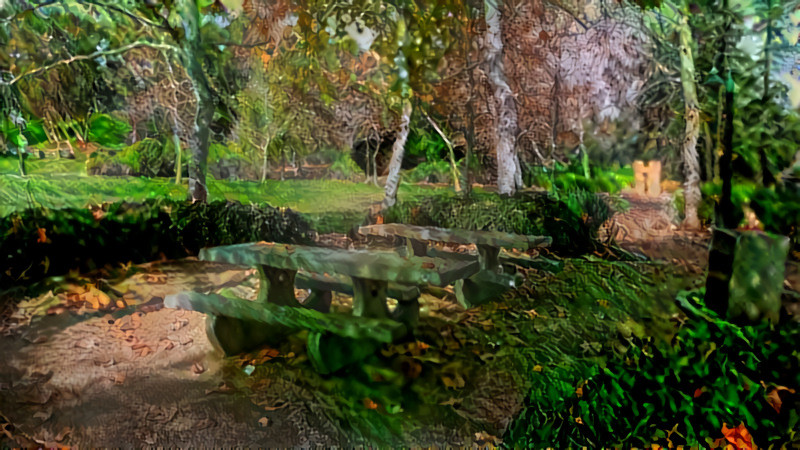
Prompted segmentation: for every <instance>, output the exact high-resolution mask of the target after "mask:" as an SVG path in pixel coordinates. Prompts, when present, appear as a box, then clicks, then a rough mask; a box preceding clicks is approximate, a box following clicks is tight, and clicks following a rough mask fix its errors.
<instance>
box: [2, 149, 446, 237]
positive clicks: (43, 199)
mask: <svg viewBox="0 0 800 450" xmlns="http://www.w3.org/2000/svg"><path fill="white" fill-rule="evenodd" d="M15 164H16V160H14V159H13V158H0V215H7V214H10V213H11V212H13V211H19V210H22V209H25V208H29V207H32V206H45V207H48V208H69V207H73V208H82V207H85V206H88V205H99V204H101V203H104V202H115V201H120V200H127V201H141V200H145V199H148V198H162V197H163V198H169V199H173V200H182V199H185V198H186V189H187V188H186V183H184V184H182V185H175V184H174V181H173V180H171V179H169V178H144V177H104V176H86V175H78V173H81V172H79V170H78V169H81V170H82V169H83V167H84V166H83V163H82V162H78V161H76V160H67V159H62V160H47V161H41V160H34V159H31V160H29V162H28V164H27V167H28V173H29V176H26V177H20V176H19V175H17V174H16V165H15ZM208 190H209V200H211V201H214V200H229V201H239V202H242V203H245V204H246V203H264V202H266V203H268V204H270V205H272V206H275V207H282V208H291V209H292V210H294V211H297V212H299V213H301V214H303V215H304V216H305V217H306V218H307V219H308V220H309V221H310V222H311V223H312V224H313V226H314V228H315V229H316V230H317V231H318V232H321V233H326V232H332V231H336V232H341V233H345V232H347V231H349V230H350V229H351V228H352V227H353V226H356V225H359V224H361V222H362V221H363V220H364V218H365V217H366V215H367V212H368V210H369V208H370V206H371V205H373V204H375V203H377V202H380V201H381V200H382V199H383V188H381V187H377V186H374V185H371V184H365V183H353V182H349V181H339V180H286V181H278V180H267V181H266V182H265V183H259V182H250V181H224V180H214V179H209V181H208ZM434 192H436V195H439V194H445V193H447V192H449V191H448V190H443V189H441V188H439V189H435V188H430V187H421V186H415V185H409V184H401V187H400V193H399V196H400V198H413V197H419V196H429V195H432V194H433V193H434Z"/></svg>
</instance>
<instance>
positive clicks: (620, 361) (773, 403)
mask: <svg viewBox="0 0 800 450" xmlns="http://www.w3.org/2000/svg"><path fill="white" fill-rule="evenodd" d="M701 298H702V294H699V293H682V294H681V295H679V298H678V302H679V306H680V307H681V308H682V309H683V310H684V312H686V313H687V315H688V316H689V320H687V321H686V322H685V324H684V325H682V326H681V327H680V328H679V329H677V330H676V331H675V334H674V337H673V338H672V339H671V341H670V342H660V341H655V340H653V339H652V338H648V337H645V336H644V334H643V333H641V332H640V333H638V337H637V336H636V334H637V333H633V334H631V333H627V334H628V336H627V339H628V342H629V348H628V350H627V352H626V353H625V354H624V355H623V356H614V357H611V359H610V360H609V361H608V362H607V364H606V366H605V367H604V368H600V367H599V366H595V367H594V369H593V370H592V373H590V374H588V376H586V378H584V379H585V380H586V381H585V382H580V383H579V385H580V388H581V390H580V395H575V387H576V386H575V384H574V383H575V380H573V383H567V386H566V389H567V391H565V390H564V389H561V390H560V391H559V390H557V389H553V390H552V394H553V395H554V396H563V398H560V400H562V401H561V402H558V403H560V405H561V406H559V407H554V406H551V408H549V409H547V410H545V411H543V410H542V409H541V408H540V407H539V404H540V403H542V404H548V403H549V404H550V405H554V404H556V403H555V402H548V400H553V399H540V398H537V396H534V395H531V396H529V397H528V399H527V400H526V403H527V405H526V406H527V409H526V410H525V411H524V412H523V413H522V415H521V416H520V417H519V419H518V420H517V421H516V423H515V425H514V427H513V428H512V430H511V431H510V433H509V435H508V437H507V439H506V443H508V444H510V445H512V446H537V445H540V443H547V444H548V446H553V447H566V446H576V445H577V446H589V447H604V446H616V445H622V446H624V447H631V446H635V447H641V446H650V445H651V444H656V443H657V444H659V445H661V446H664V447H667V446H669V447H672V446H677V445H692V446H696V445H700V446H702V447H707V446H709V445H711V444H714V441H715V440H716V439H718V438H721V437H722V434H723V433H722V427H723V424H727V427H729V428H730V427H736V426H737V425H739V424H741V423H743V424H744V426H745V427H746V428H747V430H748V431H749V432H750V433H751V435H752V437H753V443H754V444H755V445H758V446H759V447H765V448H766V447H772V446H774V447H776V448H779V447H781V445H785V444H787V443H789V442H791V441H792V440H795V442H796V440H797V438H798V436H797V435H796V430H797V424H798V420H799V419H800V415H798V412H800V411H798V403H797V398H798V397H797V396H796V395H795V390H796V389H798V388H800V357H798V354H797V352H795V351H794V350H793V349H794V348H795V346H796V342H797V339H798V337H800V323H798V322H794V321H792V322H789V323H787V324H785V325H783V326H782V327H780V328H771V327H770V325H769V324H766V323H765V324H761V325H754V326H738V325H735V324H732V323H730V322H727V321H725V320H723V319H721V318H720V317H718V316H717V315H715V314H714V313H713V312H711V311H710V310H708V309H706V308H704V307H703V306H702V305H701V303H700V302H701V300H700V299H701ZM565 392H566V393H567V395H564V394H565ZM793 430H794V431H793Z"/></svg>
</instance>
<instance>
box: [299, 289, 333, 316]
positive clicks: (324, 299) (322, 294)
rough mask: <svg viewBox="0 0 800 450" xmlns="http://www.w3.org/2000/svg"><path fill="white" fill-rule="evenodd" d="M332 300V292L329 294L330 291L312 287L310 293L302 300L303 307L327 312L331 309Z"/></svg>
mask: <svg viewBox="0 0 800 450" xmlns="http://www.w3.org/2000/svg"><path fill="white" fill-rule="evenodd" d="M332 300H333V294H331V291H322V290H319V289H312V290H311V293H310V294H308V297H306V299H305V300H304V301H303V307H305V308H309V309H313V310H315V311H319V312H322V313H327V312H330V310H331V302H332Z"/></svg>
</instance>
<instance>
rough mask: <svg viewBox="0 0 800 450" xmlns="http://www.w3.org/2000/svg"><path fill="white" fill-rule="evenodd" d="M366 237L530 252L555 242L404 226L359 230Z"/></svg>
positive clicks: (382, 225) (535, 238) (483, 232)
mask: <svg viewBox="0 0 800 450" xmlns="http://www.w3.org/2000/svg"><path fill="white" fill-rule="evenodd" d="M358 232H359V233H360V234H363V235H375V236H384V237H392V236H401V237H404V238H408V239H414V240H418V241H437V242H447V243H454V244H476V245H488V246H493V247H503V248H517V249H520V250H528V249H530V248H536V247H548V246H550V244H551V243H552V242H553V239H552V238H551V237H549V236H526V235H521V234H513V233H505V232H502V231H470V230H460V229H449V228H437V227H421V226H417V225H405V224H401V223H386V224H379V225H368V226H363V227H359V229H358Z"/></svg>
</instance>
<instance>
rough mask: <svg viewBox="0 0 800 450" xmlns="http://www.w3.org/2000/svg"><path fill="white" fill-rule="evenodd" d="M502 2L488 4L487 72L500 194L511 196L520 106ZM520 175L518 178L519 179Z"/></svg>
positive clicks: (515, 173)
mask: <svg viewBox="0 0 800 450" xmlns="http://www.w3.org/2000/svg"><path fill="white" fill-rule="evenodd" d="M498 1H499V0H487V1H486V50H487V53H486V67H487V70H486V73H487V74H488V75H489V80H490V82H491V84H492V88H493V93H494V101H495V104H496V105H497V121H496V122H495V125H496V128H495V134H496V141H495V142H496V143H497V191H498V192H499V193H501V194H506V195H511V194H513V193H514V192H516V188H517V182H518V181H519V182H520V183H521V181H522V177H521V174H518V167H519V165H518V160H517V155H516V145H515V144H516V135H517V106H516V104H515V103H514V95H513V93H512V92H511V88H510V87H509V85H508V81H507V79H506V73H505V68H504V67H503V38H502V33H501V29H500V9H499V7H498V4H497V2H498ZM518 176H519V178H518Z"/></svg>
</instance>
